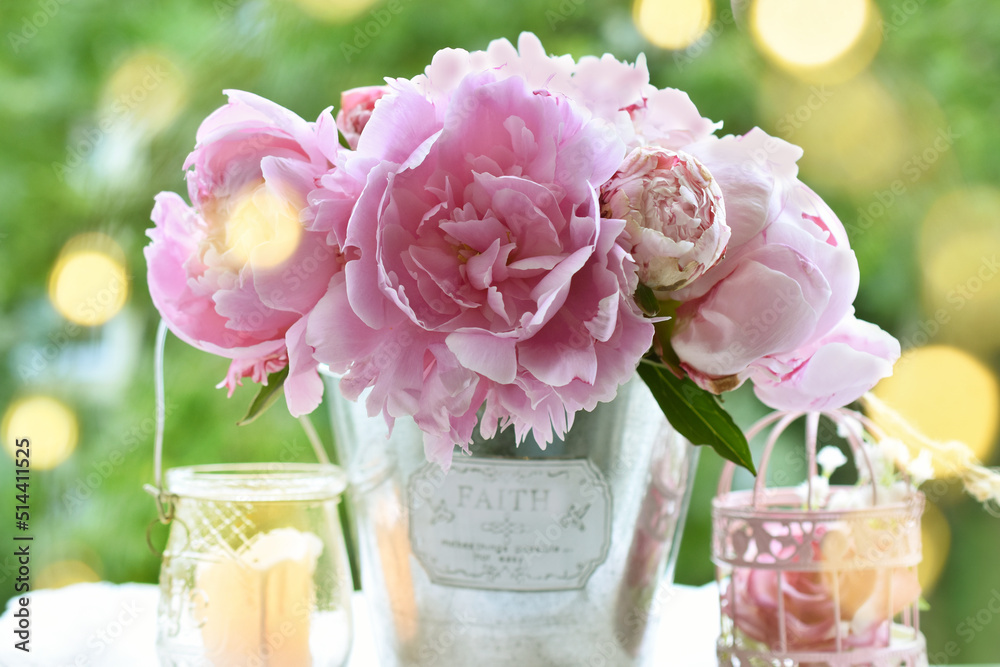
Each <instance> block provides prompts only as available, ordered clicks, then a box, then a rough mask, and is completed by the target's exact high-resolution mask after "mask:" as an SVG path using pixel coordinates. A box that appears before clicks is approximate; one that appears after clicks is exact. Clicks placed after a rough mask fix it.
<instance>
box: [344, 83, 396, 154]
mask: <svg viewBox="0 0 1000 667" xmlns="http://www.w3.org/2000/svg"><path fill="white" fill-rule="evenodd" d="M388 90H389V89H388V88H386V87H385V86H364V87H362V88H353V89H351V90H345V91H344V92H343V93H341V95H340V112H339V113H337V127H338V128H339V129H340V131H341V133H342V134H343V135H344V139H346V140H347V145H348V146H350V147H351V149H352V150H353V149H355V148H357V147H358V138H359V137H361V131H362V130H364V129H365V125H367V124H368V119H369V118H371V115H372V110H373V109H374V108H375V103H376V102H378V101H379V99H381V98H382V96H383V95H385V94H386V93H387V92H388Z"/></svg>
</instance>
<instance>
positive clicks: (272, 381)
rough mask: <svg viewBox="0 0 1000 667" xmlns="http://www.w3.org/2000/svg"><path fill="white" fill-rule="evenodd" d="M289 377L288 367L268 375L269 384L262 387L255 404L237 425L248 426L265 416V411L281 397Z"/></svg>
mask: <svg viewBox="0 0 1000 667" xmlns="http://www.w3.org/2000/svg"><path fill="white" fill-rule="evenodd" d="M287 377H288V366H285V367H284V368H282V369H281V370H280V371H275V372H274V373H271V374H270V375H268V376H267V384H265V385H263V386H261V388H260V391H258V392H257V396H256V397H255V398H254V399H253V403H251V404H250V408H249V409H248V410H247V414H246V416H245V417H243V419H241V420H239V421H238V422H236V425H237V426H246V425H247V424H249V423H251V422H253V421H254V420H255V419H257V417H260V416H261V415H262V414H264V411H265V410H267V409H268V408H269V407H271V406H272V405H274V402H275V401H277V400H278V397H279V396H281V389H282V387H284V386H285V378H287Z"/></svg>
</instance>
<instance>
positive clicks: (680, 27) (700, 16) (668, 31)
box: [632, 0, 712, 50]
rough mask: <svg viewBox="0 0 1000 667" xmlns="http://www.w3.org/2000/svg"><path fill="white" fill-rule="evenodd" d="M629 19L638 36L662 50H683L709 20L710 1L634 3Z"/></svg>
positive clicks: (650, 0) (646, 0)
mask: <svg viewBox="0 0 1000 667" xmlns="http://www.w3.org/2000/svg"><path fill="white" fill-rule="evenodd" d="M634 2H635V4H634V5H633V6H632V20H633V21H634V22H635V25H636V27H637V28H638V29H639V32H640V33H642V36H643V37H645V38H646V39H648V40H649V41H650V42H652V43H653V44H655V45H656V46H658V47H660V48H663V49H675V50H676V49H686V48H687V47H689V46H691V45H692V44H694V43H695V42H696V41H697V40H698V38H699V37H701V36H702V34H704V32H705V31H706V30H707V29H708V26H709V23H711V21H712V3H711V2H710V0H634Z"/></svg>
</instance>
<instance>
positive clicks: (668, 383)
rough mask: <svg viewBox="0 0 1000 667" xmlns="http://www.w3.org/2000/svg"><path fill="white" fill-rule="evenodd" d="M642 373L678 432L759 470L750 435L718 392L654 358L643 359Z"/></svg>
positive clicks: (736, 461)
mask: <svg viewBox="0 0 1000 667" xmlns="http://www.w3.org/2000/svg"><path fill="white" fill-rule="evenodd" d="M638 373H639V377H641V378H642V379H643V381H644V382H645V383H646V386H648V387H649V389H650V391H651V392H653V397H654V398H656V402H657V403H659V404H660V409H661V410H663V414H664V415H666V417H667V419H668V420H669V421H670V424H671V425H672V426H673V427H674V428H675V429H677V432H678V433H680V434H681V435H683V436H684V437H685V438H687V439H688V440H690V441H691V443H692V444H695V445H709V446H710V447H711V448H712V449H714V450H715V451H716V452H718V454H719V456H721V457H723V458H725V459H728V460H730V461H732V462H733V463H735V464H737V465H740V466H743V467H744V468H746V469H747V470H749V471H750V472H751V473H753V474H754V475H756V474H757V469H756V468H755V467H754V464H753V457H752V456H751V455H750V446H749V445H748V444H747V439H746V436H745V435H743V431H741V430H740V428H739V427H738V426H737V425H736V423H735V422H734V421H733V418H732V417H730V416H729V413H728V412H726V411H725V409H724V408H723V407H722V406H721V405H719V402H718V401H717V400H716V399H715V396H713V395H712V394H711V393H709V392H707V391H705V390H704V389H702V388H701V387H699V386H698V385H696V384H695V383H694V382H692V381H691V380H690V379H689V378H683V379H681V378H678V377H677V376H676V375H674V374H673V373H671V372H670V369H669V368H667V367H666V366H664V365H663V364H662V363H659V362H656V361H652V360H650V359H643V360H642V362H641V363H640V364H639V369H638Z"/></svg>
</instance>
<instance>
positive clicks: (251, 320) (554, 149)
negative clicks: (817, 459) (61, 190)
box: [146, 33, 900, 469]
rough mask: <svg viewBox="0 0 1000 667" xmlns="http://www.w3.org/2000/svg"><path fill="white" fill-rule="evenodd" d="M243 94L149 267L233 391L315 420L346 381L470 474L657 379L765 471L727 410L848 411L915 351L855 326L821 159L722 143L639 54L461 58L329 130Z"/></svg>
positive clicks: (853, 282)
mask: <svg viewBox="0 0 1000 667" xmlns="http://www.w3.org/2000/svg"><path fill="white" fill-rule="evenodd" d="M228 95H229V103H228V104H227V105H226V106H224V107H222V108H221V109H219V110H217V111H216V112H214V113H213V114H212V115H210V116H209V117H208V118H207V119H206V120H205V121H204V122H203V123H202V125H201V127H200V129H199V131H198V135H197V145H196V147H195V149H194V151H193V152H192V153H191V155H190V156H189V158H188V160H187V162H186V163H185V168H186V169H187V183H188V192H189V198H190V205H189V204H187V203H186V202H185V201H184V200H183V199H182V198H181V197H179V196H178V195H176V194H174V193H162V194H160V195H158V196H157V199H156V206H155V208H154V209H153V215H152V217H153V221H154V222H155V223H156V227H155V228H154V229H152V230H150V232H149V235H150V237H151V238H152V242H151V243H150V245H149V246H148V247H147V248H146V258H147V261H148V265H149V289H150V293H151V295H152V298H153V302H154V303H155V305H156V307H157V309H158V310H159V312H160V313H161V315H162V316H163V319H164V320H165V321H166V323H167V324H168V326H169V328H170V329H171V331H173V332H174V333H175V334H176V335H177V336H178V337H180V338H182V339H183V340H185V341H187V342H188V343H189V344H191V345H194V346H196V347H198V348H199V349H203V350H206V351H208V352H212V353H214V354H217V355H220V356H224V357H227V358H230V359H232V363H231V365H230V368H229V372H228V374H227V376H226V378H225V380H224V381H223V382H222V385H225V386H226V387H228V388H229V390H230V393H231V392H232V390H233V389H234V387H235V386H236V385H238V384H240V382H241V380H242V379H243V378H244V377H250V378H252V379H253V380H254V381H255V382H258V383H260V384H262V385H266V386H267V391H269V392H271V393H272V394H273V392H274V390H275V389H276V388H278V387H281V386H283V388H284V393H285V396H286V400H287V403H288V408H289V410H290V412H291V413H292V414H293V415H301V414H305V413H309V412H311V411H312V410H313V409H315V408H316V407H317V405H318V404H319V403H320V401H321V398H322V392H323V383H322V382H321V380H320V377H319V375H318V367H319V366H320V364H326V365H327V366H329V368H330V369H331V370H332V371H333V372H335V373H337V374H340V375H342V380H341V382H340V387H341V390H342V391H343V392H344V394H345V395H346V396H347V397H348V398H351V399H357V398H358V397H360V396H361V395H362V393H366V395H367V398H366V399H365V400H366V402H367V409H368V412H369V414H371V415H382V416H383V417H384V419H385V420H386V421H387V422H388V423H389V424H390V425H391V424H392V422H393V420H395V419H397V418H402V417H412V418H413V420H414V421H415V423H416V424H417V426H418V427H419V428H420V430H421V431H422V432H423V434H424V447H425V452H426V455H427V458H428V459H430V460H432V461H436V462H438V463H440V464H441V465H442V466H444V467H447V466H448V465H449V464H450V461H451V458H452V454H453V451H454V446H455V445H459V446H460V447H462V448H465V449H467V448H468V445H469V443H470V442H471V441H472V438H473V433H474V431H475V429H476V428H477V427H478V429H479V431H480V433H481V435H482V436H483V437H487V438H488V437H491V436H492V435H493V434H495V433H496V432H497V431H498V430H502V429H505V428H507V427H512V428H513V430H514V433H515V434H516V436H517V438H518V440H519V441H522V440H523V439H524V438H525V437H527V435H528V434H529V433H530V434H531V435H532V436H533V437H534V439H535V440H536V441H537V442H538V443H539V444H540V445H543V446H544V444H546V443H549V442H551V441H552V440H553V438H559V437H561V436H562V435H563V434H564V433H565V432H566V431H567V430H568V429H569V428H570V426H571V425H572V423H573V419H574V415H575V413H577V412H578V411H580V410H588V411H589V410H592V409H593V408H594V407H595V406H596V405H597V404H598V403H599V402H605V401H609V400H611V399H612V398H614V397H615V395H616V392H617V391H618V390H619V387H621V386H622V385H623V384H624V383H625V382H627V381H628V380H629V379H630V378H631V377H632V376H633V375H634V374H635V373H636V372H637V370H638V373H639V375H640V376H641V377H642V379H643V380H645V382H646V383H647V384H648V385H649V386H650V389H651V390H652V392H653V394H654V396H655V397H656V399H657V401H658V403H659V404H660V406H661V407H662V408H663V411H664V413H665V414H666V415H667V417H668V418H669V419H670V420H671V422H672V423H673V425H674V426H675V427H676V428H677V429H678V430H679V431H680V432H681V433H682V434H683V435H685V436H686V437H687V438H688V439H690V440H691V441H692V442H694V443H695V444H709V445H711V446H713V447H714V448H715V449H716V450H718V451H719V452H720V453H722V454H723V455H724V456H726V457H727V458H730V459H732V460H734V461H736V462H738V463H740V464H742V465H745V466H747V467H749V468H751V469H752V468H753V464H752V461H751V458H750V454H749V450H748V448H747V445H746V440H745V438H744V437H743V435H742V434H741V433H740V431H739V429H738V428H736V427H735V425H734V424H733V423H732V421H731V420H730V419H729V417H728V415H727V414H726V413H725V411H724V410H723V409H722V407H721V406H720V405H719V404H718V402H717V401H716V400H715V398H714V396H713V395H714V394H719V393H721V392H724V391H728V390H731V389H733V388H735V387H738V386H739V385H741V384H742V383H743V382H745V381H746V380H750V381H751V382H753V384H754V387H755V391H756V393H757V395H758V397H759V398H760V399H761V400H762V401H764V402H765V403H767V404H769V405H771V406H773V407H776V408H780V409H803V410H819V409H830V408H835V407H838V406H842V405H845V404H847V403H849V402H851V401H854V400H855V399H857V398H858V397H860V396H861V395H862V394H863V393H865V392H866V391H867V390H868V389H869V388H871V387H872V386H873V385H874V384H875V383H876V382H877V381H878V380H879V379H880V378H882V377H885V376H887V375H889V374H890V372H891V368H892V364H893V362H894V361H895V360H896V359H897V357H898V356H899V351H900V349H899V344H898V343H897V342H896V340H895V339H893V338H892V337H891V336H889V335H888V334H886V333H885V332H883V331H882V330H880V329H879V328H878V327H876V326H874V325H872V324H869V323H867V322H863V321H860V320H858V319H856V318H855V316H854V313H853V308H852V305H851V304H852V302H853V300H854V298H855V296H856V293H857V289H858V281H859V276H858V266H857V261H856V259H855V256H854V253H853V252H852V251H851V249H850V246H849V244H848V239H847V236H846V234H845V231H844V227H843V225H842V224H841V222H840V221H839V220H838V219H837V216H836V215H835V214H834V213H833V211H831V210H830V208H829V207H828V206H827V205H826V204H825V203H824V202H823V201H822V199H820V197H818V196H817V195H816V194H815V193H814V192H813V191H812V190H810V189H809V188H808V187H806V186H805V185H804V184H802V183H801V182H800V181H799V180H798V179H797V177H796V174H797V167H796V161H797V159H798V158H799V157H800V155H801V150H800V149H799V148H798V147H796V146H794V145H792V144H789V143H787V142H784V141H782V140H780V139H776V138H773V137H770V136H768V135H767V134H766V133H764V132H763V131H762V130H760V129H753V130H751V131H750V132H748V133H746V134H744V135H742V136H733V135H727V136H722V137H720V136H717V135H716V134H715V132H716V130H717V129H718V128H719V127H720V124H718V123H714V122H712V121H710V120H708V119H706V118H703V117H702V116H701V115H700V114H699V112H698V110H697V109H696V108H695V106H694V104H693V103H692V102H691V100H690V99H689V97H688V96H687V95H686V94H685V93H683V92H681V91H679V90H674V89H657V88H655V87H653V86H652V85H650V84H649V76H648V72H647V70H646V66H645V61H644V59H643V58H642V57H641V56H640V57H639V59H638V60H637V61H636V63H635V64H627V63H622V62H619V61H617V60H615V59H614V58H612V57H611V56H607V55H606V56H603V57H601V58H593V57H588V58H582V59H581V60H580V61H579V62H575V61H574V60H573V59H572V58H570V57H568V56H562V57H552V56H549V55H547V54H546V52H545V51H544V49H543V47H542V45H541V43H540V42H539V40H538V39H537V38H536V37H535V36H534V35H532V34H529V33H525V34H522V35H521V37H520V39H519V41H518V46H517V48H515V47H514V46H513V45H512V44H511V43H510V42H508V41H506V40H498V41H495V42H493V43H491V44H490V45H489V47H488V48H487V49H486V50H485V51H478V52H472V53H470V52H466V51H463V50H456V49H444V50H442V51H440V52H438V53H437V54H436V55H435V57H434V59H433V61H432V63H431V64H430V65H429V66H428V67H427V69H426V70H425V72H424V73H423V74H421V75H419V76H416V77H414V78H412V79H386V84H385V85H383V86H375V87H370V88H363V89H356V90H353V91H348V92H346V93H344V95H343V97H342V108H341V109H340V110H339V112H338V114H337V117H336V120H334V117H333V115H332V113H331V111H330V110H327V111H324V112H323V113H322V114H321V115H320V117H319V118H318V119H317V120H316V122H315V123H310V122H306V121H305V120H303V119H301V118H300V117H298V116H297V115H295V114H294V113H292V112H290V111H288V110H286V109H284V108H282V107H280V106H278V105H277V104H275V103H273V102H270V101H267V100H265V99H262V98H260V97H257V96H255V95H252V94H250V93H245V92H238V91H230V92H229V93H228ZM345 144H346V145H345ZM220 386H221V385H220ZM261 404H266V401H258V402H255V405H257V406H259V405H261ZM252 412H253V410H252ZM251 416H252V415H251Z"/></svg>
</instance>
